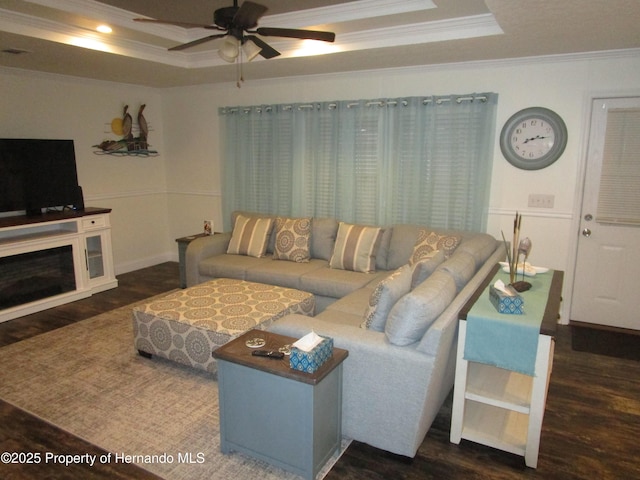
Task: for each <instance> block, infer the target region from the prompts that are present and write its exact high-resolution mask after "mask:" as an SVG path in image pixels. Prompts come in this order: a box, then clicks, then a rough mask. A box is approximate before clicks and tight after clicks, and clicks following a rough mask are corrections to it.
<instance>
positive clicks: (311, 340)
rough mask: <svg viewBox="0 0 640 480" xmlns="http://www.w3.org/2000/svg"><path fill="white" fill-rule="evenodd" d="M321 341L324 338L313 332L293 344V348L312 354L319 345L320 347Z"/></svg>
mask: <svg viewBox="0 0 640 480" xmlns="http://www.w3.org/2000/svg"><path fill="white" fill-rule="evenodd" d="M321 341H322V337H321V336H320V335H318V334H317V333H316V332H311V333H308V334H306V335H305V336H304V337H302V338H301V339H300V340H298V341H297V342H295V343H293V344H292V346H293V347H296V348H297V349H299V350H302V351H303V352H310V351H311V350H313V349H314V348H316V347H317V346H318V345H320V342H321Z"/></svg>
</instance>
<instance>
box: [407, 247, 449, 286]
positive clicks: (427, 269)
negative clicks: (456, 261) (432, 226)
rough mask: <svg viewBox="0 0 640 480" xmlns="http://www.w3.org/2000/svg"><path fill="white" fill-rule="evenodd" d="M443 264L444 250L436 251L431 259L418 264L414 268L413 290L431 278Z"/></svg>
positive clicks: (425, 259) (424, 259)
mask: <svg viewBox="0 0 640 480" xmlns="http://www.w3.org/2000/svg"><path fill="white" fill-rule="evenodd" d="M442 262H444V252H443V251H442V250H436V251H435V252H432V253H431V256H430V257H428V258H423V259H422V260H420V261H418V262H416V263H415V264H414V265H413V267H412V268H413V273H412V277H411V289H412V290H413V289H414V288H416V287H417V286H418V285H420V284H421V283H422V282H424V281H425V280H426V279H427V278H429V276H430V275H431V274H432V273H433V272H435V270H436V268H438V266H439V265H440V264H441V263H442Z"/></svg>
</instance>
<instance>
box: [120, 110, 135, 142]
mask: <svg viewBox="0 0 640 480" xmlns="http://www.w3.org/2000/svg"><path fill="white" fill-rule="evenodd" d="M127 110H129V105H125V106H124V112H123V113H122V134H123V135H124V137H123V140H124V141H125V142H126V143H127V150H133V149H134V145H133V134H132V133H131V126H132V124H133V119H132V118H131V115H129V113H128V112H127Z"/></svg>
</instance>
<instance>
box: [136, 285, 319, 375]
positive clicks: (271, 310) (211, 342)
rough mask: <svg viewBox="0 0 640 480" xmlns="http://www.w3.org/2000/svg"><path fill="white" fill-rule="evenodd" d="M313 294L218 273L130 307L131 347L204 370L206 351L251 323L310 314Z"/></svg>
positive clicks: (212, 366)
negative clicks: (131, 317) (218, 274)
mask: <svg viewBox="0 0 640 480" xmlns="http://www.w3.org/2000/svg"><path fill="white" fill-rule="evenodd" d="M314 309H315V299H314V296H313V294H311V293H307V292H303V291H301V290H295V289H292V288H284V287H277V286H273V285H266V284H263V283H254V282H246V281H244V280H235V279H228V278H217V279H215V280H211V281H209V282H205V283H202V284H199V285H195V286H193V287H190V288H186V289H184V290H178V291H176V292H173V293H170V294H168V295H167V296H165V297H162V298H159V299H157V300H154V301H152V302H150V303H147V304H144V305H139V306H137V307H134V308H133V333H134V346H135V348H136V349H137V350H138V352H139V353H140V355H142V356H145V357H149V358H150V357H151V356H153V355H159V356H161V357H164V358H168V359H170V360H173V361H175V362H179V363H181V364H184V365H188V366H192V367H196V368H199V369H202V370H206V371H209V372H216V371H217V366H216V361H215V359H214V358H213V357H212V356H211V352H212V351H213V350H215V349H217V348H218V347H220V346H221V345H224V344H225V343H227V342H229V341H230V340H232V339H234V338H236V337H238V336H240V335H241V334H242V333H244V332H246V331H247V330H250V329H252V328H258V329H262V330H264V329H266V328H267V327H268V326H269V325H271V323H273V321H274V320H276V319H278V318H280V317H283V316H285V315H288V314H290V313H301V314H303V315H309V316H312V315H313V313H314Z"/></svg>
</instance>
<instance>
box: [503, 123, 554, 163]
mask: <svg viewBox="0 0 640 480" xmlns="http://www.w3.org/2000/svg"><path fill="white" fill-rule="evenodd" d="M555 138H556V134H555V132H554V130H553V127H552V126H551V124H550V123H547V121H546V120H545V119H544V118H540V117H529V118H528V119H526V120H523V121H522V122H521V123H520V124H519V125H517V126H516V128H515V129H514V130H513V134H512V135H511V139H510V142H511V148H512V149H513V151H514V152H516V153H517V154H518V155H519V156H520V157H522V158H524V159H537V158H541V157H544V156H545V155H546V154H548V153H549V151H550V150H551V148H552V147H553V144H554V141H555Z"/></svg>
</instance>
